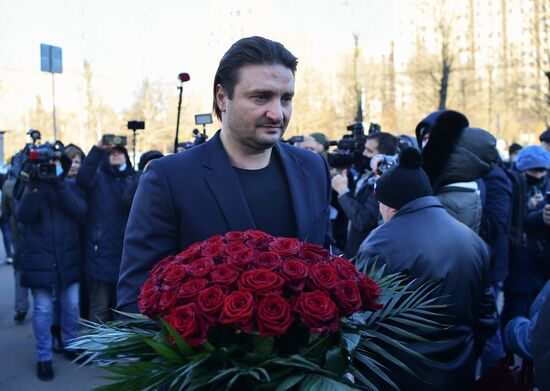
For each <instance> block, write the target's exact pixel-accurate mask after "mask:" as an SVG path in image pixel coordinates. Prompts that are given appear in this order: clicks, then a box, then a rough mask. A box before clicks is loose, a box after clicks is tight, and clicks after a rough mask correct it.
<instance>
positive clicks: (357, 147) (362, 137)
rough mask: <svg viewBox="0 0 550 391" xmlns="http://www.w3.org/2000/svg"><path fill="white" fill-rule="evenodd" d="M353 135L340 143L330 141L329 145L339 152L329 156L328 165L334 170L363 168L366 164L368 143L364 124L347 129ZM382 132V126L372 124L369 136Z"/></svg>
mask: <svg viewBox="0 0 550 391" xmlns="http://www.w3.org/2000/svg"><path fill="white" fill-rule="evenodd" d="M346 130H347V131H348V132H351V134H345V135H344V136H343V137H342V138H341V139H340V140H338V141H330V142H329V145H332V146H336V147H337V148H338V150H337V151H335V152H331V153H329V154H327V160H328V164H329V166H331V167H334V168H340V169H343V168H350V167H351V166H353V165H355V166H357V167H358V168H366V167H363V166H364V165H365V163H366V160H365V159H366V158H365V156H363V151H364V150H365V144H366V143H367V135H366V134H365V129H364V128H363V124H362V123H360V122H358V123H355V124H351V125H349V126H347V127H346ZM378 132H380V125H378V124H374V123H371V124H370V126H369V131H368V134H372V133H378Z"/></svg>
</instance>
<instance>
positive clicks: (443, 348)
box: [358, 148, 496, 391]
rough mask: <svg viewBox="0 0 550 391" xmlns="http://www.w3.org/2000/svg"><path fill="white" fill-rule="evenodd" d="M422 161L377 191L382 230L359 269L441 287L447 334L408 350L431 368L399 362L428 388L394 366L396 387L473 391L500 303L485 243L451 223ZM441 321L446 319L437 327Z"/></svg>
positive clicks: (407, 161) (365, 249) (366, 246)
mask: <svg viewBox="0 0 550 391" xmlns="http://www.w3.org/2000/svg"><path fill="white" fill-rule="evenodd" d="M421 164H422V163H421V158H420V153H419V152H418V151H417V150H416V149H413V148H409V149H405V150H404V151H403V153H402V154H401V158H400V163H399V165H397V166H395V167H393V168H391V169H390V170H388V171H387V172H386V173H384V174H383V175H382V176H381V177H380V178H379V179H378V180H377V183H376V188H375V197H376V198H377V199H378V201H379V204H380V213H381V215H382V217H383V219H384V224H383V225H382V226H380V227H378V228H377V229H376V230H374V231H373V232H372V233H371V234H370V236H369V237H368V238H367V239H366V240H365V241H364V242H363V244H362V245H361V247H360V249H359V254H358V263H359V264H358V266H360V267H370V266H371V265H372V264H375V265H376V267H382V266H385V273H387V274H392V273H399V272H400V273H404V274H406V275H407V276H409V277H410V278H411V279H415V280H416V281H417V283H418V284H421V283H426V282H429V281H438V282H439V284H440V285H439V288H438V289H437V290H436V292H435V293H434V294H435V295H436V296H438V297H440V298H439V299H438V303H439V304H443V305H446V307H445V308H444V309H442V310H441V311H442V313H443V314H444V315H445V317H444V321H443V322H444V323H445V324H447V325H449V326H450V327H449V328H448V329H445V330H442V331H440V332H436V333H431V334H430V335H425V337H426V338H427V339H429V340H431V341H437V343H434V342H431V343H413V344H411V345H409V347H410V348H411V349H413V350H415V351H417V352H419V353H421V354H423V355H425V356H426V357H428V358H430V359H431V360H433V361H425V360H418V359H417V358H414V357H412V356H404V355H400V354H399V353H398V352H395V354H396V355H397V356H398V358H399V359H400V360H402V361H403V362H404V363H405V364H406V365H407V366H408V367H409V368H410V369H411V370H412V371H413V372H414V373H415V374H417V375H418V376H419V377H420V378H421V379H422V380H419V379H417V378H413V377H411V376H410V375H408V374H406V373H404V372H402V371H401V370H400V369H399V368H397V367H395V366H393V364H391V363H388V364H389V365H390V366H392V370H394V371H395V372H394V373H395V377H392V380H394V381H395V383H396V384H397V385H398V386H399V388H400V389H404V390H447V391H449V390H467V389H472V387H473V383H474V380H475V361H476V356H477V355H478V354H479V353H480V352H481V349H482V347H483V344H484V341H485V339H486V338H487V337H488V336H489V335H492V334H493V333H494V331H495V329H496V318H495V317H494V299H493V298H492V296H491V295H490V292H489V290H488V289H487V288H488V286H489V281H488V273H489V253H488V249H487V246H486V245H485V243H484V242H483V241H482V240H481V239H480V238H479V237H478V236H477V235H476V234H475V233H474V232H473V231H472V230H470V229H469V228H468V227H466V226H465V225H464V224H462V223H460V222H459V221H457V220H456V219H454V218H453V217H451V216H450V215H449V214H448V213H447V212H446V210H445V208H444V207H443V206H442V205H441V203H440V202H439V200H438V199H437V198H436V197H434V196H433V190H432V186H431V185H430V180H429V179H428V176H427V175H426V173H425V172H424V170H423V169H422V168H421ZM436 320H438V321H441V318H440V319H436Z"/></svg>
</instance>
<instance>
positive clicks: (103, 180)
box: [76, 141, 135, 322]
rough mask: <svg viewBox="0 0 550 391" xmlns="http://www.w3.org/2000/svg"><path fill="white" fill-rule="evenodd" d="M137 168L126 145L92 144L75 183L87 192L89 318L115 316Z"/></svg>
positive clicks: (85, 259) (99, 318) (86, 267)
mask: <svg viewBox="0 0 550 391" xmlns="http://www.w3.org/2000/svg"><path fill="white" fill-rule="evenodd" d="M134 175H135V171H134V169H133V168H132V166H131V165H130V159H129V157H128V152H127V151H126V148H125V147H124V146H122V145H112V144H111V145H109V144H104V143H103V141H99V143H98V144H97V145H96V146H94V147H92V149H91V150H90V153H89V154H88V156H87V157H86V159H85V160H84V162H83V163H82V165H81V167H80V170H79V171H78V175H77V177H76V182H77V184H78V185H79V186H81V187H82V188H83V189H84V191H85V192H86V200H87V203H88V216H87V222H86V226H85V230H84V231H85V233H84V268H85V276H86V282H87V284H88V293H89V297H90V304H89V305H90V314H89V319H90V320H92V321H101V322H107V321H109V320H112V319H114V315H113V313H112V312H111V309H112V308H115V306H116V283H117V281H118V271H119V267H120V259H121V256H122V244H123V240H124V230H125V229H126V222H127V220H128V212H129V208H128V206H127V205H126V204H125V202H124V194H125V193H126V192H127V190H128V188H129V186H131V184H132V182H133V178H134Z"/></svg>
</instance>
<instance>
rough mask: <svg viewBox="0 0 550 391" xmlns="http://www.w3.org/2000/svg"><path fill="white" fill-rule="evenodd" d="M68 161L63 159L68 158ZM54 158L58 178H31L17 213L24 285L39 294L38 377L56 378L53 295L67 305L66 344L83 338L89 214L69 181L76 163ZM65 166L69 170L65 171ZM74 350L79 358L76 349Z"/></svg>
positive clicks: (64, 315)
mask: <svg viewBox="0 0 550 391" xmlns="http://www.w3.org/2000/svg"><path fill="white" fill-rule="evenodd" d="M62 159H63V158H62ZM65 162H68V164H65V165H62V164H61V161H60V160H54V161H52V162H51V163H54V164H55V167H56V176H55V177H52V178H46V179H44V178H40V179H39V178H38V177H37V176H36V175H34V176H31V177H30V180H28V181H27V182H26V185H25V188H24V190H23V194H22V196H21V199H20V201H19V202H18V203H17V206H16V210H15V215H16V218H17V220H18V222H19V223H20V224H21V227H22V229H21V246H20V262H21V270H22V276H21V283H22V285H23V286H26V287H29V288H31V291H32V295H33V301H34V303H33V315H32V323H33V330H34V337H35V347H36V354H37V356H38V364H37V376H38V378H39V379H41V380H50V379H52V378H53V377H54V373H53V369H52V362H51V359H52V351H51V350H52V337H51V334H50V328H51V326H52V320H53V316H54V306H53V298H54V296H57V298H58V299H59V301H60V308H61V334H62V337H63V342H64V344H65V345H66V344H67V342H68V341H70V340H72V339H74V338H76V337H77V334H78V317H79V304H78V300H79V296H78V291H79V280H80V268H81V247H80V237H79V227H80V225H81V224H83V223H84V220H85V217H86V203H85V201H84V194H83V193H82V192H81V191H80V190H79V189H78V188H77V187H76V186H75V183H74V181H73V182H70V181H68V180H66V179H65V174H66V172H68V170H69V167H70V164H71V162H70V159H68V158H67V159H65ZM64 167H65V169H64ZM70 353H71V352H68V355H69V356H73V355H74V352H72V355H71V354H70Z"/></svg>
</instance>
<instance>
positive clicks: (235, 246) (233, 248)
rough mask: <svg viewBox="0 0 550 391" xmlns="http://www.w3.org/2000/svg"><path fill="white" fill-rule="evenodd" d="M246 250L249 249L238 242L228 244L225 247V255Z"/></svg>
mask: <svg viewBox="0 0 550 391" xmlns="http://www.w3.org/2000/svg"><path fill="white" fill-rule="evenodd" d="M247 248H249V247H247V246H246V245H245V244H244V243H243V242H239V241H234V242H228V243H227V244H226V245H225V253H226V254H227V255H231V254H232V253H234V252H237V251H240V250H243V249H245V250H246V249H247Z"/></svg>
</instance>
